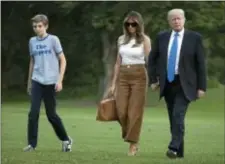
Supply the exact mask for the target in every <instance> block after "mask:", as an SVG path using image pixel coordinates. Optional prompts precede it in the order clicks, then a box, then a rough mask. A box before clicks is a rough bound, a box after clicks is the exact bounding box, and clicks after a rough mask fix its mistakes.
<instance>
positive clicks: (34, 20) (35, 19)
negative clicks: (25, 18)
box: [31, 14, 48, 26]
mask: <svg viewBox="0 0 225 164" xmlns="http://www.w3.org/2000/svg"><path fill="white" fill-rule="evenodd" d="M31 22H32V23H39V22H42V23H43V24H44V25H45V26H46V25H48V17H47V16H46V15H44V14H37V15H35V16H34V17H33V18H31Z"/></svg>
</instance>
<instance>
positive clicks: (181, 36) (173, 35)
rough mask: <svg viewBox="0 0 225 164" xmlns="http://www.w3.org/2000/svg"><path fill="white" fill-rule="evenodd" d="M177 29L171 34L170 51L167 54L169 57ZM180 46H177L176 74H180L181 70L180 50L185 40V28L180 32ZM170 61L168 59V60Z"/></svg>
mask: <svg viewBox="0 0 225 164" xmlns="http://www.w3.org/2000/svg"><path fill="white" fill-rule="evenodd" d="M175 33H176V32H175V31H172V33H171V35H170V40H169V45H168V52H167V54H168V55H167V56H168V58H169V55H170V49H171V46H172V43H173V40H174V37H175ZM177 37H178V47H177V56H176V65H175V74H176V75H177V74H179V70H178V67H179V60H180V50H181V45H182V41H183V37H184V28H183V29H182V30H181V31H180V32H178V36H177ZM167 61H168V60H167Z"/></svg>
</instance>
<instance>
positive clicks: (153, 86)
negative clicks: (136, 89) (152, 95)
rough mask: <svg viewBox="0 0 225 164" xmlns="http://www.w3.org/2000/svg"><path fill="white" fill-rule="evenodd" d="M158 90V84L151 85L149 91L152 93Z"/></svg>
mask: <svg viewBox="0 0 225 164" xmlns="http://www.w3.org/2000/svg"><path fill="white" fill-rule="evenodd" d="M158 88H159V83H153V84H151V89H152V90H153V91H156V90H157V89H158Z"/></svg>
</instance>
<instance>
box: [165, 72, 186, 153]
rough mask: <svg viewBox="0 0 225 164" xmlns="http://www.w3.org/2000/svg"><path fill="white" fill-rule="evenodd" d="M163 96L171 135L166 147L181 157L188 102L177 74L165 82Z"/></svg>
mask: <svg viewBox="0 0 225 164" xmlns="http://www.w3.org/2000/svg"><path fill="white" fill-rule="evenodd" d="M164 98H165V101H166V105H167V111H168V116H169V122H170V132H171V136H172V137H171V142H170V143H169V146H168V148H169V149H171V150H174V151H176V152H177V153H178V156H181V157H182V156H183V155H184V133H185V115H186V112H187V108H188V105H189V103H190V102H189V100H188V99H187V98H186V96H185V94H184V91H183V89H182V86H181V83H180V78H179V75H176V76H175V79H174V81H173V82H171V83H170V82H168V81H167V82H166V86H165V90H164Z"/></svg>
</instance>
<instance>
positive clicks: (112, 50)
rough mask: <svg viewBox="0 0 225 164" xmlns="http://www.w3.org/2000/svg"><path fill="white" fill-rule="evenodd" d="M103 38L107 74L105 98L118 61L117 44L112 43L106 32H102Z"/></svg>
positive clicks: (105, 78) (105, 77)
mask: <svg viewBox="0 0 225 164" xmlns="http://www.w3.org/2000/svg"><path fill="white" fill-rule="evenodd" d="M101 38H102V50H103V58H102V62H103V64H104V73H105V75H104V91H103V97H105V96H107V91H108V89H109V87H110V86H111V83H112V78H113V73H114V65H115V59H116V43H111V42H110V37H109V33H108V32H107V31H106V30H103V31H102V33H101Z"/></svg>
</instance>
